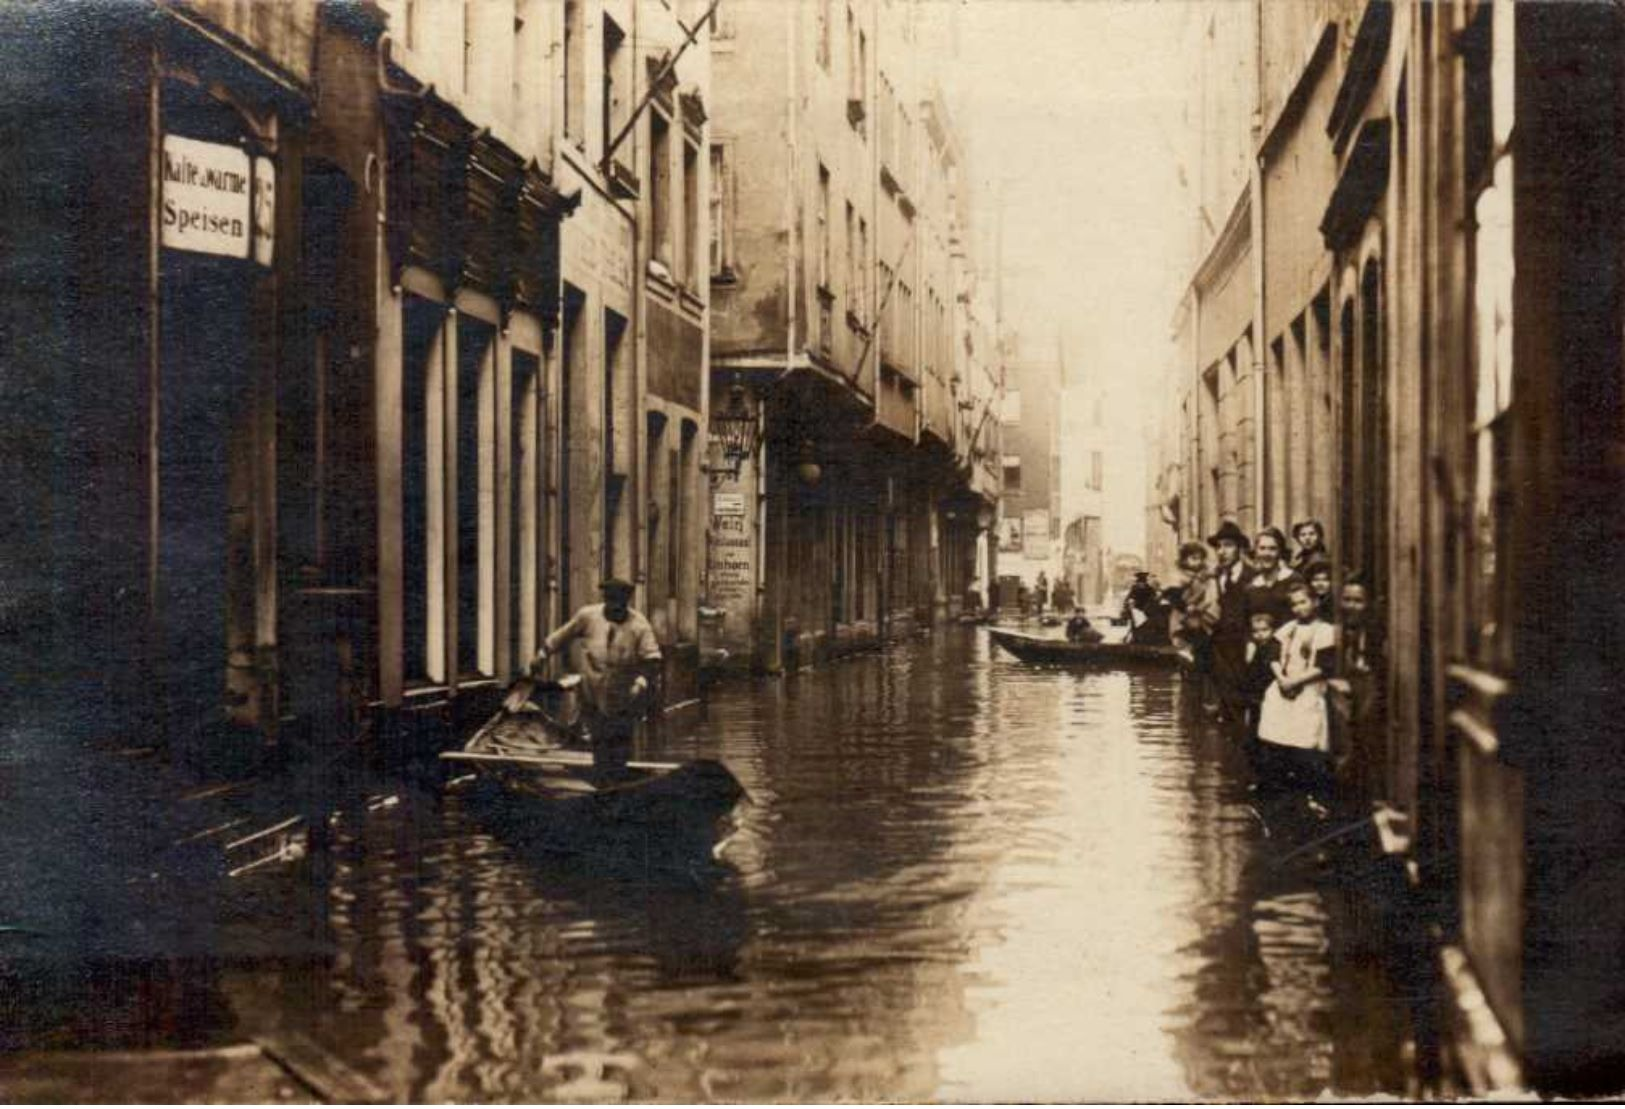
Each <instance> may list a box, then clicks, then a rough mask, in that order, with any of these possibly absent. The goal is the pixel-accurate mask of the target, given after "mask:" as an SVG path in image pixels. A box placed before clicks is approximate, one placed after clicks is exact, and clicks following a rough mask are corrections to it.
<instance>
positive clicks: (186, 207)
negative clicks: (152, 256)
mask: <svg viewBox="0 0 1625 1109" xmlns="http://www.w3.org/2000/svg"><path fill="white" fill-rule="evenodd" d="M253 182H254V173H253V169H252V168H251V165H250V162H249V158H248V153H247V152H246V151H244V150H241V149H239V148H238V147H235V146H227V145H225V144H224V143H217V142H202V141H200V140H198V139H188V138H182V137H181V136H180V135H165V136H164V165H163V206H162V208H161V216H160V222H161V223H162V225H163V244H164V245H165V246H167V247H171V248H172V249H175V250H192V251H197V252H199V253H202V254H220V255H224V256H225V257H227V258H247V257H248V252H249V248H250V245H251V243H252V241H253V231H252V229H253V223H252V219H251V216H250V212H251V204H252V200H253V195H252V186H253Z"/></svg>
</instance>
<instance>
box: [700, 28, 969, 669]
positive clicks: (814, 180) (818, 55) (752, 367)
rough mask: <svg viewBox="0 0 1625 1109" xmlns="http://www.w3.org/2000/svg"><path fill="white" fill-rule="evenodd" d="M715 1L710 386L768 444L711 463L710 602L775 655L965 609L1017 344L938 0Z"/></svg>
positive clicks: (814, 649)
mask: <svg viewBox="0 0 1625 1109" xmlns="http://www.w3.org/2000/svg"><path fill="white" fill-rule="evenodd" d="M717 20H718V26H717V39H716V42H715V45H714V49H713V67H714V69H713V88H714V92H715V100H716V112H715V116H716V119H717V124H716V132H715V135H714V139H713V147H712V152H711V165H712V174H713V177H712V180H713V182H714V192H713V197H714V203H715V206H716V209H715V214H714V219H715V220H716V227H717V232H716V235H715V237H714V240H713V249H712V253H711V257H710V262H711V287H712V298H713V311H712V319H711V354H710V369H711V381H712V390H713V398H714V404H713V407H714V409H716V410H719V411H720V410H721V409H722V408H723V406H724V405H730V406H733V407H735V408H739V409H742V410H744V411H745V412H748V414H749V416H750V418H752V419H754V420H755V421H756V423H757V426H758V427H759V444H758V446H757V448H756V449H755V450H754V451H752V452H750V453H749V455H748V457H744V458H742V459H739V460H736V461H735V462H734V463H733V464H731V465H729V464H726V463H724V462H722V461H720V460H713V462H712V463H708V466H707V471H708V474H709V476H710V478H711V485H712V497H711V512H710V524H709V529H708V534H707V543H706V546H705V554H706V571H705V582H706V586H705V603H706V608H707V611H708V612H710V613H711V614H713V615H712V619H713V620H715V622H716V623H715V627H716V635H717V639H718V645H717V650H718V652H719V654H718V657H722V656H724V655H725V656H726V657H727V658H728V659H729V660H730V662H731V663H732V664H735V665H749V666H752V667H754V668H758V669H763V670H768V671H778V670H783V669H793V668H796V667H798V666H802V665H806V664H808V663H811V662H814V661H817V660H820V659H823V658H828V657H831V656H833V655H836V654H839V653H842V652H845V651H849V650H853V649H857V648H860V647H865V646H870V645H873V644H876V643H878V642H881V641H883V640H884V639H886V638H887V637H889V636H892V635H895V634H899V633H901V632H904V631H906V630H907V629H909V628H911V627H914V626H917V625H919V624H921V623H923V622H929V621H930V620H932V619H934V618H936V617H937V616H940V615H944V614H947V613H949V612H951V611H955V610H956V608H957V606H958V605H959V604H960V602H961V600H962V598H963V596H964V593H965V590H966V589H967V588H968V587H969V585H970V584H971V582H972V581H973V580H974V576H975V574H976V573H977V572H978V569H979V568H983V567H984V560H985V553H983V554H979V553H978V551H979V548H980V546H981V538H980V537H981V536H982V534H983V532H984V531H985V529H986V528H987V527H988V526H989V524H990V520H989V518H988V516H989V511H988V510H989V509H990V508H991V496H990V494H991V489H992V485H991V480H992V478H991V470H990V468H989V459H990V458H991V454H990V452H991V451H993V450H994V449H995V444H994V442H993V437H992V435H991V434H990V432H991V430H992V429H988V428H986V414H987V412H988V411H989V410H990V406H991V405H992V404H993V403H995V401H994V398H995V396H996V390H997V388H998V385H999V380H1000V378H999V374H998V370H997V363H996V358H997V350H998V346H997V342H996V338H994V337H993V336H992V335H991V334H990V332H991V331H992V330H993V328H994V326H995V323H994V321H993V320H992V316H991V313H990V312H989V311H987V310H986V309H985V308H984V307H982V299H983V298H982V293H981V291H980V290H981V287H980V286H978V284H977V282H976V264H975V260H974V258H973V257H972V252H971V250H970V245H969V244H970V243H971V242H972V239H971V236H970V234H969V228H968V226H967V221H966V213H967V210H968V204H967V199H968V198H967V196H966V195H965V192H964V188H965V186H964V184H963V181H964V169H963V166H962V164H961V163H962V161H963V157H964V155H963V153H962V151H961V149H960V146H959V142H958V139H957V138H956V137H955V135H954V131H953V127H952V123H951V121H950V119H949V118H948V114H947V110H946V107H945V105H944V103H943V101H942V100H941V98H940V97H937V96H935V95H934V94H933V92H932V89H933V85H932V84H931V81H930V76H929V74H928V72H927V69H926V67H927V63H928V61H929V59H930V56H931V55H930V50H929V41H930V37H931V31H930V29H929V24H930V20H929V19H928V18H927V8H926V7H925V6H923V5H919V4H916V3H913V2H904V0H852V2H851V3H847V2H844V0H841V2H837V0H818V2H816V3H807V4H779V3H772V2H766V0H724V3H723V4H722V5H721V6H720V8H719V9H718V15H717ZM769 89H771V90H773V91H772V92H771V93H770V92H768V91H766V90H769ZM713 430H715V426H714V427H713ZM983 572H985V568H984V569H983Z"/></svg>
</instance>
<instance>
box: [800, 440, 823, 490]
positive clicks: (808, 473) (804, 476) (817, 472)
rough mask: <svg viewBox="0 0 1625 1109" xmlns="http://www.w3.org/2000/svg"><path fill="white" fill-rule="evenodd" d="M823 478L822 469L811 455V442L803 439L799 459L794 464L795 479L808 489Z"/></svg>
mask: <svg viewBox="0 0 1625 1109" xmlns="http://www.w3.org/2000/svg"><path fill="white" fill-rule="evenodd" d="M823 476H824V469H823V467H822V466H820V465H819V464H818V459H817V457H816V456H815V455H814V454H813V441H812V440H811V439H803V440H802V441H801V459H800V461H798V462H797V463H796V477H798V478H800V479H801V484H803V485H805V486H808V487H809V488H810V487H812V486H814V485H817V484H818V479H819V478H821V477H823Z"/></svg>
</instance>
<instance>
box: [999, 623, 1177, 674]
mask: <svg viewBox="0 0 1625 1109" xmlns="http://www.w3.org/2000/svg"><path fill="white" fill-rule="evenodd" d="M988 634H989V635H991V636H992V637H993V642H995V643H997V644H998V645H999V646H1000V647H1003V648H1004V649H1005V650H1006V651H1008V652H1010V653H1011V654H1012V655H1014V656H1015V657H1016V658H1018V659H1020V660H1021V661H1022V662H1031V663H1039V664H1042V665H1047V666H1082V667H1089V668H1091V669H1097V670H1144V669H1157V668H1163V669H1174V668H1177V667H1179V666H1182V665H1183V664H1184V661H1185V656H1184V655H1181V654H1180V653H1179V651H1177V650H1176V649H1174V648H1173V647H1153V646H1150V645H1148V644H1144V643H1105V642H1095V643H1073V642H1071V641H1069V640H1066V639H1061V638H1057V637H1054V636H1045V635H1028V634H1026V633H1024V632H1018V631H1010V630H1008V629H1005V628H989V629H988Z"/></svg>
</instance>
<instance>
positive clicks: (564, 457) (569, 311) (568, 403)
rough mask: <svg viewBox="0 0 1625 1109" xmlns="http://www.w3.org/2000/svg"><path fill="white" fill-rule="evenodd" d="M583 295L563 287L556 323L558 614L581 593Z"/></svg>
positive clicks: (572, 608)
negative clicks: (578, 477)
mask: <svg viewBox="0 0 1625 1109" xmlns="http://www.w3.org/2000/svg"><path fill="white" fill-rule="evenodd" d="M584 300H585V298H584V297H583V296H582V294H581V292H580V290H578V289H575V288H573V287H571V286H569V285H566V286H565V287H564V295H563V305H564V310H563V313H562V321H561V324H560V327H559V334H560V340H559V364H560V365H559V452H560V457H559V484H558V487H559V513H558V519H559V576H558V590H559V615H560V616H561V617H567V616H569V615H570V614H571V613H573V612H574V611H575V606H576V604H577V603H578V601H580V599H581V597H582V594H581V593H579V592H578V591H577V590H576V588H575V567H576V565H577V560H576V557H575V544H576V541H577V539H578V533H577V531H576V527H575V497H574V491H575V486H576V481H575V477H574V475H575V470H576V459H575V457H574V452H575V451H576V450H577V449H578V444H577V441H576V436H575V429H576V428H578V427H580V426H581V421H580V420H579V419H578V418H577V414H576V405H577V404H579V403H581V399H580V398H581V393H580V383H581V380H582V379H583V378H584V377H585V376H586V373H587V361H586V359H587V339H586V335H585V334H584V333H583V332H584V331H585V329H586V314H585V312H583V310H582V308H583V302H584Z"/></svg>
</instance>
